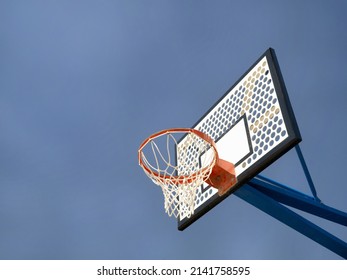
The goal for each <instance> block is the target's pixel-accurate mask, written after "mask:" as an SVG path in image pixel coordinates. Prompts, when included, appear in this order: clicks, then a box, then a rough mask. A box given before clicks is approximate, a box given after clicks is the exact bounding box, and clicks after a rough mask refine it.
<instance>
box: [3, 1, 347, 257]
mask: <svg viewBox="0 0 347 280" xmlns="http://www.w3.org/2000/svg"><path fill="white" fill-rule="evenodd" d="M346 12H347V2H345V1H224V0H220V1H181V0H179V1H159V0H158V1H152V0H149V1H135V0H132V1H125V0H124V1H120V0H115V1H107V0H103V1H89V0H88V1H75V0H73V1H65V0H64V1H17V0H16V1H6V0H5V1H1V2H0V130H1V137H0V225H1V230H0V258H1V259H339V257H338V256H337V255H335V254H334V253H332V252H330V251H328V250H327V249H325V248H323V247H321V246H320V245H318V244H316V243H315V242H313V241H311V240H310V239H308V238H307V237H305V236H302V235H301V234H299V233H297V232H296V231H294V230H292V229H291V228H289V227H287V226H285V225H283V224H281V223H280V222H278V221H277V220H274V219H273V218H272V217H270V216H268V215H266V214H264V213H262V212H260V211H259V210H257V209H256V208H254V207H252V206H251V205H249V204H247V203H245V202H244V201H242V200H240V199H239V198H237V197H235V196H230V197H229V198H228V199H226V200H225V201H223V203H221V204H220V205H218V206H217V207H215V208H214V209H213V210H212V211H210V212H209V213H208V214H207V215H205V216H204V217H203V219H200V220H199V221H197V222H196V223H194V224H193V225H192V226H191V227H189V228H188V229H187V230H185V231H183V232H179V231H178V230H177V223H176V220H175V219H172V218H169V217H167V215H166V214H165V213H164V208H163V197H162V193H161V190H160V188H159V187H157V186H155V185H154V184H152V182H151V181H150V180H148V178H147V177H146V176H145V174H144V173H143V171H142V170H141V169H140V168H139V166H138V163H137V149H138V146H139V145H140V143H141V142H142V140H143V139H144V138H146V137H147V136H149V135H150V134H151V133H154V132H156V131H158V130H161V129H164V128H169V127H191V126H192V125H193V124H194V123H195V122H196V121H197V120H198V119H199V118H200V117H201V116H202V115H203V114H204V113H205V112H206V111H207V110H208V109H209V108H210V106H211V105H212V104H214V103H215V101H217V100H218V99H219V98H220V97H221V96H222V95H223V94H224V92H225V91H226V90H227V89H228V88H229V87H230V86H231V85H233V84H234V82H235V81H236V80H237V79H238V78H239V77H240V76H241V75H242V74H243V73H244V72H245V71H246V70H247V69H248V68H249V67H250V66H251V65H252V64H253V62H255V60H256V59H257V58H258V57H259V56H260V55H261V54H263V52H264V51H265V50H266V49H267V48H269V47H273V48H274V49H275V50H276V54H277V58H278V60H279V63H280V66H281V70H282V74H283V76H284V80H285V83H286V87H287V90H288V93H289V97H290V100H291V103H292V106H293V110H294V112H295V115H296V119H297V122H298V125H299V128H300V131H301V134H302V137H303V142H302V143H301V148H302V151H303V153H304V155H305V158H306V161H307V164H308V166H309V169H310V171H311V175H312V177H313V180H314V182H315V184H316V189H317V192H318V196H319V197H320V198H321V200H322V201H323V202H324V203H325V204H327V205H329V206H332V207H335V208H337V209H339V210H342V211H345V212H347V203H346V199H347V188H346V186H345V184H344V183H343V182H344V179H345V176H344V174H345V168H346V152H345V139H346V136H347V130H346V124H345V123H346V103H347V97H346V96H347V95H346V94H345V92H346V88H347V79H346V71H345V63H346V60H347V51H346V50H347V35H346V32H345V27H346V24H347V19H346V16H345V15H346ZM263 175H266V176H268V177H270V178H273V179H275V180H278V181H280V182H283V183H285V184H288V185H290V186H292V187H293V188H295V189H297V190H300V191H302V192H304V193H308V194H309V193H310V191H309V187H308V185H307V183H306V181H305V177H304V175H303V172H302V171H301V169H300V164H299V161H298V159H297V157H296V154H295V153H294V151H290V152H289V153H288V154H286V155H285V156H283V157H282V158H281V159H280V160H278V161H277V162H276V163H274V164H273V165H271V166H270V167H269V168H267V169H266V170H265V171H264V172H263ZM306 217H308V218H310V219H311V220H313V221H315V222H316V223H317V224H318V225H320V226H322V227H324V228H325V229H327V230H329V231H330V232H332V233H333V234H335V235H336V236H338V237H340V238H341V239H343V240H345V241H346V240H347V230H346V228H345V227H342V226H338V225H335V224H333V223H330V222H327V221H324V220H321V219H319V218H316V217H311V216H308V215H306Z"/></svg>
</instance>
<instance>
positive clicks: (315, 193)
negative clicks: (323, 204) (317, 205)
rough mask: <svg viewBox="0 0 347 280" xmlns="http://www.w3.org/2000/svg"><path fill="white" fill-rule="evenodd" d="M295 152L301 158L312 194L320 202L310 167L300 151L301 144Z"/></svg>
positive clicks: (296, 147)
mask: <svg viewBox="0 0 347 280" xmlns="http://www.w3.org/2000/svg"><path fill="white" fill-rule="evenodd" d="M295 150H296V153H297V155H298V157H299V160H300V163H301V166H302V168H303V170H304V172H305V176H306V179H307V182H308V185H309V186H310V189H311V192H312V194H313V196H314V198H315V199H316V200H317V201H320V199H319V198H318V196H317V191H316V188H315V187H314V183H313V180H312V177H311V174H310V171H309V170H308V167H307V165H306V162H305V159H304V155H303V154H302V152H301V149H300V146H299V144H297V145H296V146H295Z"/></svg>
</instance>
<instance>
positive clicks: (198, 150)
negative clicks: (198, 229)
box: [138, 128, 237, 218]
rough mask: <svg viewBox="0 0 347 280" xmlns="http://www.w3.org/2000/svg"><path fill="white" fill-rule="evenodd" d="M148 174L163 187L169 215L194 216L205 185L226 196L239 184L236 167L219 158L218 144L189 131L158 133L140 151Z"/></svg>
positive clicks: (176, 130) (200, 133)
mask: <svg viewBox="0 0 347 280" xmlns="http://www.w3.org/2000/svg"><path fill="white" fill-rule="evenodd" d="M138 160H139V164H140V166H141V167H142V168H143V170H144V172H145V173H146V175H147V176H148V177H149V178H150V179H151V180H152V181H153V182H154V183H155V184H157V185H159V186H160V187H161V188H162V191H163V194H164V198H165V203H164V205H165V211H166V212H167V213H168V215H169V216H172V215H174V216H175V217H178V216H181V217H188V218H189V217H190V216H191V215H192V214H193V213H194V203H195V196H196V189H197V188H198V187H199V186H201V185H202V184H203V183H204V182H206V183H207V184H209V185H210V186H212V187H214V188H217V189H218V194H219V195H220V196H222V195H224V194H225V193H226V192H227V191H228V190H229V189H230V188H231V187H232V186H233V185H235V183H236V181H237V180H236V176H235V169H234V165H233V164H232V163H230V162H227V161H225V160H222V159H219V156H218V152H217V148H216V144H215V143H214V141H213V140H212V139H211V138H210V137H209V136H208V135H206V134H205V133H203V132H201V131H198V130H195V129H190V128H173V129H166V130H162V131H159V132H157V133H154V134H152V135H151V136H150V137H148V138H147V139H146V140H145V141H144V142H143V143H142V144H141V145H140V148H139V151H138Z"/></svg>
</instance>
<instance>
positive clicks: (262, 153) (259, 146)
mask: <svg viewBox="0 0 347 280" xmlns="http://www.w3.org/2000/svg"><path fill="white" fill-rule="evenodd" d="M193 128H195V129H197V130H200V131H202V132H204V133H206V134H208V135H209V136H210V137H212V139H213V140H214V141H215V142H216V145H217V148H218V153H219V157H220V158H221V159H224V160H227V161H230V162H232V163H233V164H234V165H235V171H236V175H237V179H238V183H237V184H236V185H235V186H234V187H233V188H232V189H231V190H230V191H229V192H228V193H227V194H225V195H224V196H219V195H218V193H217V190H216V189H215V188H212V187H210V186H209V185H207V184H206V183H205V184H203V185H201V187H199V188H198V190H197V194H196V199H195V210H194V214H193V215H192V216H191V217H189V218H187V217H184V216H182V215H181V216H179V217H178V229H179V230H183V229H185V228H186V227H188V226H189V225H191V224H192V223H193V222H194V221H196V220H197V219H198V218H200V217H201V216H202V215H204V214H205V213H207V212H208V211H209V210H211V209H212V208H213V207H214V206H216V205H217V204H218V203H220V202H221V201H222V200H224V199H225V198H226V197H227V196H229V195H230V194H232V193H233V192H235V191H237V189H238V188H240V187H242V185H243V184H245V183H246V182H247V181H249V180H250V179H251V178H253V177H254V176H256V175H257V174H258V173H259V172H260V171H262V170H263V169H265V168H266V167H267V166H269V165H270V164H271V163H272V162H274V161H275V160H277V159H278V158H279V157H281V156H282V155H283V154H284V153H286V152H287V151H288V150H289V149H291V148H292V147H294V146H295V145H296V144H297V143H299V142H300V141H301V137H300V132H299V129H298V126H297V124H296V121H295V117H294V114H293V111H292V108H291V105H290V102H289V98H288V95H287V91H286V88H285V85H284V82H283V79H282V75H281V73H280V69H279V65H278V63H277V59H276V56H275V52H274V50H273V49H268V50H267V51H266V52H265V53H264V54H263V55H262V56H261V57H260V58H259V59H258V60H257V61H256V62H255V64H254V65H253V66H252V67H251V68H250V69H249V70H248V71H247V72H246V73H245V74H244V75H243V76H242V77H241V78H240V79H239V80H238V81H237V82H236V83H235V84H234V85H233V86H232V87H231V88H230V89H229V90H228V91H227V92H226V93H225V94H224V95H223V96H222V98H220V99H219V100H218V101H217V102H216V103H215V104H214V105H213V106H212V107H211V109H210V110H209V111H208V112H207V113H206V114H205V115H204V116H203V117H202V118H201V119H200V120H199V121H198V122H197V123H196V124H195V125H194V126H193ZM184 141H185V140H184V138H183V139H182V140H181V141H180V143H178V145H181V144H182V143H184ZM178 148H179V147H178ZM177 150H179V149H177Z"/></svg>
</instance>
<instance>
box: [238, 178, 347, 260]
mask: <svg viewBox="0 0 347 280" xmlns="http://www.w3.org/2000/svg"><path fill="white" fill-rule="evenodd" d="M234 195H236V196H237V197H239V198H241V199H243V200H245V201H246V202H248V203H250V204H251V205H253V206H255V207H257V208H258V209H260V210H262V211H263V212H265V213H267V214H269V215H270V216H272V217H274V218H275V219H277V220H279V221H281V222H282V223H284V224H286V225H288V226H289V227H291V228H293V229H295V230H296V231H298V232H300V233H302V234H303V235H305V236H307V237H308V238H310V239H312V240H314V241H315V242H317V243H318V244H320V245H322V246H324V247H325V248H327V249H329V250H331V251H332V252H334V253H336V254H337V255H339V256H341V257H343V258H345V259H347V243H346V242H344V241H342V240H341V239H339V238H337V237H335V236H334V235H332V234H330V233H329V232H327V231H325V230H324V229H322V228H320V227H318V226H317V225H315V224H313V223H312V222H310V221H309V220H307V219H305V218H303V217H302V216H300V215H299V214H297V213H295V212H293V211H292V210H290V209H288V208H287V207H285V206H283V205H282V204H280V203H278V202H277V201H275V200H274V199H272V198H270V197H269V196H267V195H266V194H263V193H262V192H260V191H258V190H256V189H255V188H253V187H251V186H250V185H248V184H246V185H244V186H243V187H242V188H240V189H238V190H237V191H235V193H234Z"/></svg>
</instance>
